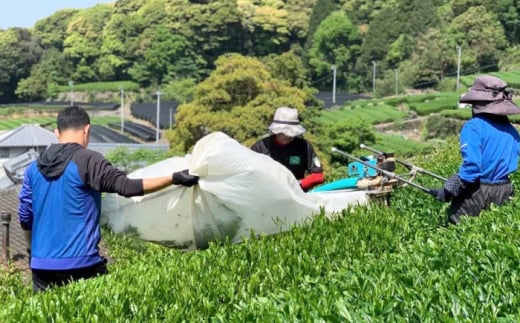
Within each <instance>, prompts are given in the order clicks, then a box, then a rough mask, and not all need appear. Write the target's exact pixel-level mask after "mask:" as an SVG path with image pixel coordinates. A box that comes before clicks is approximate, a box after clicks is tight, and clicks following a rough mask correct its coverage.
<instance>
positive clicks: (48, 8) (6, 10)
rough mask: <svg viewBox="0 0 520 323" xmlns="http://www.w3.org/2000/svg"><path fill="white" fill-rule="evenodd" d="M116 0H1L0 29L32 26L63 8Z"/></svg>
mask: <svg viewBox="0 0 520 323" xmlns="http://www.w3.org/2000/svg"><path fill="white" fill-rule="evenodd" d="M114 2H116V0H0V29H7V28H9V27H24V28H31V27H33V26H34V24H35V23H36V21H38V20H40V19H43V18H46V17H49V16H50V15H52V14H53V13H55V12H56V11H58V10H61V9H83V8H90V7H93V6H95V5H96V4H99V3H114Z"/></svg>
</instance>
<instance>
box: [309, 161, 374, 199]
mask: <svg viewBox="0 0 520 323" xmlns="http://www.w3.org/2000/svg"><path fill="white" fill-rule="evenodd" d="M360 159H361V160H363V161H364V162H366V163H368V164H369V165H374V166H377V159H375V158H374V157H372V156H366V157H361V158H360ZM348 176H349V177H347V178H342V179H339V180H337V181H334V182H330V183H327V184H323V185H320V186H318V187H316V188H314V189H313V190H311V192H326V191H336V190H348V189H356V188H357V182H358V181H359V180H360V179H362V178H365V177H373V176H377V170H375V169H373V168H370V167H368V166H365V165H363V164H362V163H360V162H351V163H349V164H348Z"/></svg>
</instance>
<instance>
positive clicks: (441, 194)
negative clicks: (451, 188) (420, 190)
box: [429, 188, 451, 202]
mask: <svg viewBox="0 0 520 323" xmlns="http://www.w3.org/2000/svg"><path fill="white" fill-rule="evenodd" d="M429 193H430V194H431V195H433V197H435V199H436V200H437V201H441V202H449V201H450V200H451V194H450V193H449V192H446V190H445V189H444V188H430V190H429Z"/></svg>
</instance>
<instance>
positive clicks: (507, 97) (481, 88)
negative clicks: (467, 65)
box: [459, 75, 520, 115]
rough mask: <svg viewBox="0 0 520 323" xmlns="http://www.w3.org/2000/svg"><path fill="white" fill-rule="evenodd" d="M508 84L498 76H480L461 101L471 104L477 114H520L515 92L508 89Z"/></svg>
mask: <svg viewBox="0 0 520 323" xmlns="http://www.w3.org/2000/svg"><path fill="white" fill-rule="evenodd" d="M507 86H508V85H507V83H506V82H504V81H503V80H501V79H499V78H498V77H495V76H492V75H483V76H479V77H477V78H476V79H475V82H474V83H473V86H472V87H471V88H470V89H469V91H468V92H467V93H466V94H464V95H463V96H462V97H461V98H460V100H459V102H460V103H469V104H471V107H472V109H473V113H475V114H479V113H490V114H496V115H512V114H520V108H519V107H518V106H517V105H516V104H515V103H514V102H513V92H512V91H511V90H509V89H507Z"/></svg>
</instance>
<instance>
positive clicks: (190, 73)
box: [129, 25, 205, 86]
mask: <svg viewBox="0 0 520 323" xmlns="http://www.w3.org/2000/svg"><path fill="white" fill-rule="evenodd" d="M147 33H152V31H151V30H150V29H148V30H147ZM148 39H149V43H148V46H149V47H148V48H146V49H145V50H144V53H143V58H142V60H139V61H137V62H136V63H134V66H133V67H132V68H131V69H130V70H129V73H130V75H131V76H132V77H133V79H134V80H136V81H138V82H139V83H140V84H142V85H145V86H148V85H150V84H154V85H160V84H162V83H163V82H168V81H169V80H174V79H176V78H186V77H195V78H197V77H198V76H199V74H200V72H199V66H203V65H205V62H204V61H203V59H202V58H201V57H200V56H198V55H197V54H196V53H195V51H193V50H191V48H190V47H189V44H188V42H187V40H186V39H185V38H184V37H182V36H180V35H174V34H173V33H171V32H170V31H169V30H167V29H166V28H165V27H163V26H161V25H160V26H159V27H158V28H157V30H155V34H154V35H153V36H150V37H149V38H148Z"/></svg>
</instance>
